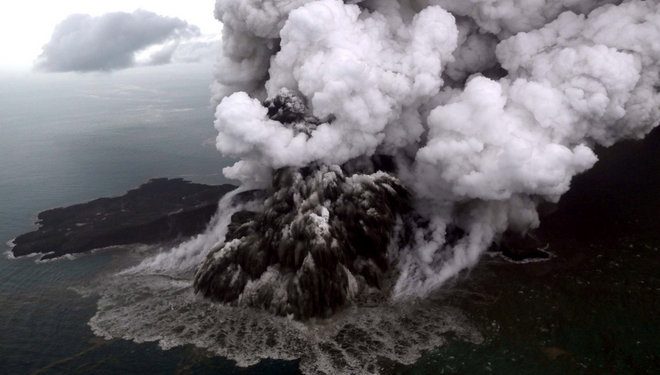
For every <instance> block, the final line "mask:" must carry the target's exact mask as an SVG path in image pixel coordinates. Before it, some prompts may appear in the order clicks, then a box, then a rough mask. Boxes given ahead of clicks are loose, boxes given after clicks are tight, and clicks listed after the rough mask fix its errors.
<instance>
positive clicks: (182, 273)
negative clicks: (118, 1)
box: [85, 193, 482, 374]
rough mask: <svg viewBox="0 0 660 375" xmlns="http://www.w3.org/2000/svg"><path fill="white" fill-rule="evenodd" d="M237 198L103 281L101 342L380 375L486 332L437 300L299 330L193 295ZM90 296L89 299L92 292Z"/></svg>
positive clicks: (285, 321)
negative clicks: (175, 241)
mask: <svg viewBox="0 0 660 375" xmlns="http://www.w3.org/2000/svg"><path fill="white" fill-rule="evenodd" d="M234 194H235V193H232V194H231V195H228V196H226V197H225V198H223V200H222V201H221V202H220V205H219V208H220V209H219V213H220V215H219V216H218V217H216V218H214V219H213V220H212V225H210V226H209V228H208V229H207V230H206V231H205V233H204V234H202V235H200V236H198V237H195V238H193V239H191V240H189V241H187V242H185V243H183V244H181V245H179V246H177V247H175V248H173V249H171V250H169V251H165V252H162V253H160V254H158V255H156V256H152V257H150V258H147V259H145V260H143V261H142V262H141V263H140V264H138V265H137V266H134V267H132V268H129V269H127V270H125V271H122V272H120V273H118V274H116V275H114V276H112V277H110V278H108V279H104V280H102V281H101V285H100V286H97V287H96V292H98V293H99V295H100V299H99V301H98V311H97V313H96V315H94V317H92V319H91V320H90V322H89V325H90V327H91V328H92V330H93V332H94V333H95V334H96V335H98V336H101V337H104V338H107V339H111V338H124V339H127V340H133V341H135V342H138V343H142V342H158V343H159V345H160V346H161V347H162V348H164V349H168V348H172V347H175V346H179V345H185V344H192V345H195V346H197V347H199V348H203V349H206V350H208V351H209V352H211V353H214V354H217V355H220V356H223V357H226V358H229V359H232V360H234V361H236V363H237V364H238V365H239V366H250V365H254V364H256V363H258V362H259V361H260V360H261V359H265V358H272V359H283V360H296V359H300V368H301V370H302V371H303V372H304V373H326V374H342V373H347V374H348V373H351V374H354V373H365V374H366V373H378V372H379V369H378V365H377V360H378V359H379V358H383V357H384V358H389V359H391V360H394V361H397V362H400V363H413V362H414V361H415V360H416V359H417V358H419V357H420V356H421V354H422V353H423V352H425V351H428V350H430V349H433V348H435V347H438V346H441V345H442V344H443V343H444V342H445V335H446V334H448V333H452V334H453V336H454V337H458V338H460V339H464V340H467V341H470V342H474V343H479V342H481V341H482V337H481V336H480V334H479V333H478V332H477V331H476V329H474V328H473V327H472V326H471V325H470V324H469V322H468V321H467V320H466V319H465V318H464V317H463V316H462V314H461V313H460V312H459V311H458V310H456V309H454V308H451V307H447V306H442V305H441V304H438V303H432V302H430V301H426V302H420V303H413V304H411V303H407V304H406V305H397V304H383V305H379V306H362V307H358V306H353V307H349V308H348V309H346V310H345V311H344V312H342V313H340V314H338V315H336V316H334V317H333V318H332V319H329V320H321V321H313V322H305V323H303V322H299V321H295V320H292V319H289V318H286V317H280V316H274V315H271V314H269V313H267V312H264V311H260V310H255V309H249V308H242V307H240V308H239V307H233V306H227V305H223V304H219V303H216V302H213V301H210V300H207V299H204V298H202V297H200V296H196V295H195V294H194V291H193V288H192V277H193V272H191V271H194V268H195V267H194V266H196V265H198V264H199V263H200V262H201V260H202V259H203V258H204V257H205V256H206V254H207V253H208V250H209V248H210V245H217V244H219V243H222V242H223V241H224V236H225V234H226V230H227V225H228V223H229V220H230V217H231V214H232V213H233V212H235V211H236V210H238V209H240V208H239V207H235V206H231V200H232V197H233V195H234ZM85 295H89V291H85Z"/></svg>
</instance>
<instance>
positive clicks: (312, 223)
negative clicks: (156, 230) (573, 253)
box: [195, 0, 660, 317]
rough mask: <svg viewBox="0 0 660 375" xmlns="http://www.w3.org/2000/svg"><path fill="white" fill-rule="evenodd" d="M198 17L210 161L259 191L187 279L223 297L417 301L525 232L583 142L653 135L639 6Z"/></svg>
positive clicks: (653, 75) (586, 146) (348, 9)
mask: <svg viewBox="0 0 660 375" xmlns="http://www.w3.org/2000/svg"><path fill="white" fill-rule="evenodd" d="M216 16H217V18H218V19H219V20H220V21H222V23H223V25H224V32H223V42H222V52H221V56H220V58H219V62H218V67H217V77H216V82H215V84H214V98H215V100H216V102H217V103H218V106H217V111H216V121H215V127H216V128H217V130H218V132H219V135H218V140H217V147H218V149H219V150H220V151H221V152H222V153H224V154H225V155H229V156H233V157H238V158H240V161H239V162H238V163H236V164H235V165H234V166H232V167H229V168H226V169H225V170H224V172H225V174H226V175H227V176H228V177H231V178H235V179H238V180H240V181H242V183H243V184H244V185H245V186H246V187H250V188H259V189H262V191H263V192H264V193H265V198H263V199H264V201H263V204H261V206H260V207H261V209H260V210H258V211H257V212H246V213H243V214H242V215H243V218H242V219H241V218H240V217H237V218H236V219H235V220H234V221H235V223H234V224H235V225H234V227H233V228H232V226H230V230H229V234H228V240H227V241H226V242H225V243H224V244H221V245H219V246H217V247H216V248H215V249H213V250H212V251H211V253H210V254H209V256H208V258H207V260H206V261H205V262H204V264H203V265H202V266H201V268H200V270H199V271H198V273H197V276H196V283H195V286H196V288H197V289H198V290H199V291H201V292H203V294H205V295H208V296H212V297H214V298H216V299H219V300H222V301H226V302H234V303H237V304H247V305H251V306H259V307H262V308H265V309H267V310H270V311H273V312H276V313H279V314H293V315H295V316H298V317H301V316H302V317H305V316H312V315H326V314H327V313H328V312H332V311H335V310H336V308H337V306H336V305H335V304H334V303H338V304H340V305H342V304H346V303H349V302H351V301H354V300H356V299H358V298H359V297H358V296H360V295H362V294H363V293H364V292H366V291H369V290H371V289H370V288H376V289H379V290H381V291H382V293H384V295H386V296H387V297H388V298H389V297H394V298H402V297H406V296H424V295H426V294H427V293H428V292H430V291H431V290H433V289H435V288H437V287H438V286H440V285H441V284H442V283H443V282H445V281H447V280H448V279H450V278H452V277H453V276H455V275H456V274H457V273H459V272H460V271H461V270H463V269H465V268H467V267H470V266H472V265H474V264H475V263H476V262H477V261H478V259H479V257H480V255H481V254H482V253H483V252H484V251H485V250H486V249H487V248H488V247H489V246H490V245H491V244H492V243H493V242H494V241H497V240H498V239H499V238H500V236H501V235H502V234H504V233H505V232H506V231H515V232H519V233H525V232H526V231H528V230H530V229H532V228H535V227H537V226H538V225H539V215H538V213H537V210H536V208H537V205H538V204H539V203H540V202H543V201H551V202H556V201H557V200H558V199H559V198H560V197H561V196H562V194H564V193H565V192H566V191H567V190H568V189H569V187H570V183H571V179H572V178H573V177H574V176H575V175H577V174H579V173H581V172H584V171H585V170H587V169H589V168H590V167H592V166H593V165H594V163H596V161H597V158H596V155H595V154H594V152H593V151H592V149H593V148H594V146H595V145H604V146H609V145H612V144H613V143H615V142H617V141H618V140H621V139H625V138H641V137H643V136H644V135H645V134H647V133H648V132H649V131H650V130H651V129H652V128H653V127H654V126H656V125H657V124H658V121H659V120H660V4H659V3H657V2H655V1H639V0H636V1H623V2H620V1H597V0H561V1H556V0H545V1H543V0H539V1H526V0H520V1H517V0H516V1H511V0H501V1H500V0H489V1H485V0H409V1H403V0H402V1H396V0H373V1H368V0H367V1H346V2H342V1H339V0H317V1H305V0H264V1H257V0H250V1H244V0H218V1H217V4H216ZM374 160H376V161H374ZM383 161H386V162H383ZM262 195H263V194H262ZM246 215H247V216H246ZM388 278H390V279H391V282H382V280H387V279H388ZM327 299H333V301H335V302H333V303H329V302H327V301H326V300H327Z"/></svg>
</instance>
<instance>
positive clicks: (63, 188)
mask: <svg viewBox="0 0 660 375" xmlns="http://www.w3.org/2000/svg"><path fill="white" fill-rule="evenodd" d="M211 72H212V68H211V66H204V65H187V66H178V67H158V68H149V69H146V68H145V69H132V70H129V71H126V72H122V73H104V74H87V75H74V74H54V75H53V74H37V73H31V72H24V73H1V74H0V241H1V243H2V244H3V245H4V244H5V242H7V241H10V240H11V239H12V238H14V237H15V236H17V235H18V234H21V233H24V232H27V231H30V230H31V229H32V228H33V227H34V220H35V218H36V214H37V213H39V212H40V211H43V210H45V209H48V208H53V207H59V206H63V205H69V204H73V203H79V202H85V201H88V200H91V199H95V198H98V197H102V196H117V195H121V194H123V193H124V192H125V191H126V190H129V189H131V188H135V187H137V186H138V185H140V184H141V183H143V182H145V181H146V180H148V179H149V178H153V177H183V178H186V179H188V180H191V181H194V182H200V183H209V184H219V183H226V182H228V181H227V180H226V179H225V178H224V177H223V176H222V173H221V169H222V168H223V167H225V166H227V165H228V164H229V163H230V162H231V161H230V160H227V159H223V158H222V156H221V155H220V154H219V153H218V152H217V151H216V150H215V147H214V145H215V141H214V138H215V135H216V132H215V130H214V129H213V110H212V107H211V104H210V103H209V90H208V84H209V82H210V81H211ZM7 250H8V247H4V248H3V249H2V253H3V255H2V257H1V258H0V373H1V374H24V373H62V374H75V373H95V374H101V373H126V374H130V373H173V372H177V371H178V372H182V373H186V372H190V373H192V372H194V373H223V374H227V373H262V372H264V371H266V372H269V373H291V372H295V371H296V367H295V364H292V363H286V362H274V361H267V362H265V363H262V364H261V365H259V366H257V367H253V368H249V369H241V368H237V367H235V365H234V364H233V363H232V362H231V361H228V360H224V359H222V358H220V357H210V356H208V355H205V354H204V353H203V352H201V351H199V350H195V349H194V348H192V347H183V348H177V349H172V350H168V351H163V350H161V349H160V348H159V347H158V346H157V345H156V344H153V343H151V344H136V343H133V342H130V341H126V340H111V341H107V340H104V339H101V338H98V337H96V336H94V334H93V333H92V331H91V329H90V328H89V326H88V321H89V319H90V318H91V317H92V316H93V315H94V313H95V312H96V302H97V301H96V298H94V297H89V298H83V297H81V296H80V295H79V294H78V293H76V292H75V291H74V290H75V289H76V288H78V287H80V286H84V285H85V284H87V283H89V282H91V281H92V280H96V279H98V278H99V277H102V276H103V274H104V273H108V272H114V271H116V270H115V269H114V267H115V265H116V263H117V262H118V258H120V257H121V256H122V254H120V253H117V252H113V251H105V252H100V253H96V254H91V255H86V256H81V257H77V258H76V259H74V260H66V259H65V260H59V261H55V262H48V263H36V262H35V259H36V258H26V259H9V258H8V257H7V254H6V253H5V251H7Z"/></svg>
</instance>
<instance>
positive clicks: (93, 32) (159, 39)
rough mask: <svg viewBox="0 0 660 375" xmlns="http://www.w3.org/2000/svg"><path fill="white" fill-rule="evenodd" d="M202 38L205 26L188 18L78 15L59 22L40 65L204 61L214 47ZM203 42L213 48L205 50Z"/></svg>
mask: <svg viewBox="0 0 660 375" xmlns="http://www.w3.org/2000/svg"><path fill="white" fill-rule="evenodd" d="M199 37H200V31H199V29H198V28H197V27H196V26H194V25H190V24H188V23H187V22H186V21H183V20H181V19H179V18H171V17H163V16H160V15H158V14H155V13H152V12H148V11H144V10H137V11H135V12H133V13H124V12H116V13H107V14H104V15H101V16H98V17H92V16H90V15H85V14H74V15H71V16H69V17H68V18H66V19H65V20H64V21H62V22H61V23H60V24H59V25H57V27H56V28H55V31H54V32H53V35H52V37H51V40H50V41H49V42H48V43H47V44H46V45H45V46H44V47H43V52H42V53H41V55H40V56H39V57H38V59H37V61H36V64H35V68H36V69H39V70H43V71H49V72H69V71H77V72H89V71H110V70H117V69H124V68H129V67H132V66H135V65H160V64H167V63H170V62H172V61H182V62H189V61H198V60H200V59H202V58H204V57H205V56H207V55H208V54H210V53H211V52H208V51H211V50H212V45H211V43H210V42H209V41H202V42H199V41H197V39H199ZM203 46H206V47H207V51H201V50H200V48H202V47H203ZM145 51H146V55H145Z"/></svg>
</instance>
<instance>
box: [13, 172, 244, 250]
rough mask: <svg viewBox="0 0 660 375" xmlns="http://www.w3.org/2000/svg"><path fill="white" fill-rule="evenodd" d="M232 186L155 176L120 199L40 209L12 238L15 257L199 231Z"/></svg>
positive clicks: (150, 240) (166, 238) (164, 238)
mask: <svg viewBox="0 0 660 375" xmlns="http://www.w3.org/2000/svg"><path fill="white" fill-rule="evenodd" d="M235 188H236V187H235V186H233V185H228V184H225V185H218V186H211V185H203V184H196V183H192V182H188V181H185V180H183V179H180V178H175V179H167V178H157V179H152V180H150V181H148V182H147V183H145V184H143V185H141V186H140V187H138V188H137V189H133V190H130V191H128V192H127V193H126V194H124V195H122V196H120V197H113V198H99V199H95V200H93V201H90V202H87V203H82V204H76V205H73V206H68V207H61V208H54V209H51V210H47V211H43V212H41V213H39V215H38V216H37V222H36V224H37V225H38V228H37V229H36V230H34V231H32V232H29V233H25V234H22V235H20V236H18V237H16V239H14V245H15V246H14V247H13V248H12V250H11V251H12V253H13V255H14V256H15V257H20V256H25V255H29V254H43V255H42V256H41V259H52V258H57V257H61V256H63V255H66V254H74V253H82V252H86V251H89V250H93V249H99V248H104V247H108V246H116V245H126V244H136V243H143V244H152V243H158V242H164V241H170V240H174V239H177V238H185V237H189V236H192V235H195V234H197V233H199V232H201V231H202V230H204V228H205V226H206V224H207V223H208V222H209V220H210V219H211V217H212V216H213V215H214V214H215V212H216V209H217V206H218V200H219V199H220V198H221V197H222V196H223V195H225V194H226V193H227V192H229V191H231V190H233V189H235Z"/></svg>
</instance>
